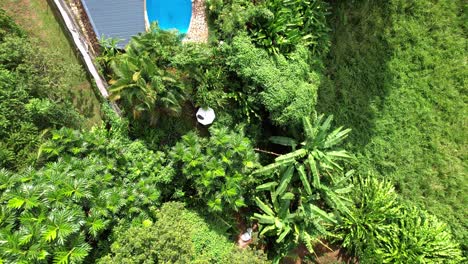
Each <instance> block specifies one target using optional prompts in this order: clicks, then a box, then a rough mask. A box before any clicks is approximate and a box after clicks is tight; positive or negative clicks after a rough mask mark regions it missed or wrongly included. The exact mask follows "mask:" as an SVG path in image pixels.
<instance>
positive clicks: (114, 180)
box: [0, 128, 173, 263]
mask: <svg viewBox="0 0 468 264" xmlns="http://www.w3.org/2000/svg"><path fill="white" fill-rule="evenodd" d="M114 135H115V134H112V133H109V132H108V131H107V130H105V129H103V128H95V129H93V130H92V131H90V132H83V133H79V132H78V131H74V130H71V129H62V130H59V131H53V132H52V138H51V139H50V140H48V141H47V142H45V143H44V144H43V145H42V146H41V152H40V153H39V159H40V161H42V162H46V161H49V162H48V163H46V165H45V167H43V168H42V169H39V170H32V169H30V170H26V171H22V172H20V173H16V174H13V173H9V172H6V171H1V172H0V186H1V187H0V212H1V215H0V239H1V240H2V241H4V243H1V244H0V260H1V261H4V262H7V263H21V262H22V263H32V262H34V263H50V262H54V263H70V262H73V263H81V262H83V261H84V259H85V257H87V258H88V259H94V258H95V257H96V256H99V255H100V254H102V253H104V252H105V250H106V248H107V247H108V246H110V245H109V244H108V243H107V244H106V241H107V239H108V236H109V233H110V232H111V231H112V229H113V227H114V226H115V225H117V224H118V223H120V224H129V223H132V222H135V223H141V222H143V221H145V220H151V219H153V214H152V213H151V212H152V211H154V210H155V209H156V207H157V206H158V205H160V204H161V201H162V197H163V195H164V191H163V190H164V187H165V186H166V184H168V183H169V182H170V181H171V179H172V176H173V171H172V169H171V168H168V167H165V165H164V163H165V161H166V160H165V155H164V154H163V153H161V152H157V153H154V152H152V151H149V150H148V149H147V148H146V147H145V146H144V145H143V144H142V143H141V142H138V141H135V142H131V141H129V140H128V139H127V138H125V137H122V136H121V135H120V134H117V135H116V136H114ZM51 161H55V162H51ZM153 220H154V219H153Z"/></svg>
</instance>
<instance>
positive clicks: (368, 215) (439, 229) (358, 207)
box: [336, 178, 462, 263]
mask: <svg viewBox="0 0 468 264" xmlns="http://www.w3.org/2000/svg"><path fill="white" fill-rule="evenodd" d="M351 197H353V200H354V204H355V207H352V208H351V212H352V213H351V215H350V216H349V217H344V219H343V222H342V223H340V224H338V225H337V229H336V233H338V234H339V235H340V236H341V239H342V245H343V247H345V248H347V249H349V250H350V251H351V252H352V253H354V254H356V255H357V256H358V257H360V261H361V262H363V263H459V262H460V261H461V260H462V257H461V250H460V246H459V244H458V243H456V242H455V241H454V240H453V237H452V234H451V232H450V229H449V228H448V227H447V225H446V224H445V223H443V222H442V221H440V220H439V219H437V218H436V217H435V216H433V215H431V214H429V213H428V212H426V211H423V210H420V209H418V208H416V207H414V206H410V205H407V204H406V203H402V202H401V201H400V200H399V197H398V195H397V193H396V192H395V190H394V188H393V186H392V185H391V184H390V183H389V182H379V181H378V180H377V179H375V178H360V179H359V180H358V181H357V182H356V188H355V190H354V192H352V194H351Z"/></svg>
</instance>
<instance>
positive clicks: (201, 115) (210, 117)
mask: <svg viewBox="0 0 468 264" xmlns="http://www.w3.org/2000/svg"><path fill="white" fill-rule="evenodd" d="M196 117H197V121H198V123H200V124H202V125H205V126H206V125H209V124H211V123H213V121H214V119H215V117H216V115H215V112H214V110H213V109H212V108H209V107H208V108H199V109H198V111H197V114H196Z"/></svg>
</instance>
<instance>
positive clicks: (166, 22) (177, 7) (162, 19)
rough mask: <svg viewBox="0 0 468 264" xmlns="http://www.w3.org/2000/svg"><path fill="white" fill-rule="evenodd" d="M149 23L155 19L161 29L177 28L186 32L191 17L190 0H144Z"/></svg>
mask: <svg viewBox="0 0 468 264" xmlns="http://www.w3.org/2000/svg"><path fill="white" fill-rule="evenodd" d="M146 12H147V13H148V20H149V22H150V23H152V22H154V21H157V22H158V25H159V27H160V28H162V29H177V30H179V32H181V33H187V31H188V29H189V25H190V18H191V17H192V1H191V0H146Z"/></svg>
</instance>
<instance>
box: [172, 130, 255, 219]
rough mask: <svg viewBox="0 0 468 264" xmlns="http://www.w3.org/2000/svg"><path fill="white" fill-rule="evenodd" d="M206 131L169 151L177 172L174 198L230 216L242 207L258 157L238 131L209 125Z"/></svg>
mask: <svg viewBox="0 0 468 264" xmlns="http://www.w3.org/2000/svg"><path fill="white" fill-rule="evenodd" d="M209 131H210V134H211V135H210V137H208V138H202V137H200V136H198V135H196V134H195V133H189V134H187V135H185V136H183V137H182V141H181V142H179V143H177V144H176V145H175V146H174V147H173V148H172V151H171V153H170V158H171V161H172V162H173V166H174V168H175V169H176V170H177V171H178V172H179V175H178V176H177V177H175V179H176V186H177V189H176V192H175V193H174V195H175V196H180V195H184V196H185V198H186V199H187V202H188V203H192V204H194V203H195V204H196V203H200V202H201V203H202V204H204V205H208V208H210V210H212V211H213V212H218V213H221V212H224V213H226V212H231V213H232V212H234V211H238V210H239V208H241V207H245V206H246V198H247V197H246V196H250V195H249V193H251V191H250V187H251V186H252V185H253V183H255V182H256V180H255V178H253V177H251V176H250V173H251V172H252V171H253V170H254V169H255V167H257V166H258V157H257V155H256V154H255V152H254V150H253V147H252V145H251V143H250V140H249V139H248V138H246V137H245V136H244V134H243V132H242V131H241V130H239V131H238V132H233V131H228V129H227V128H219V127H216V126H213V127H211V128H210V129H209Z"/></svg>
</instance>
